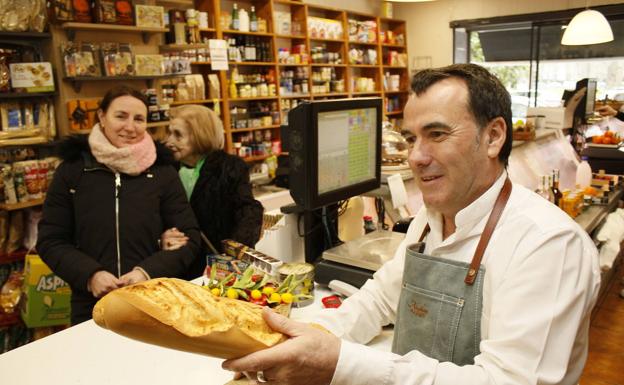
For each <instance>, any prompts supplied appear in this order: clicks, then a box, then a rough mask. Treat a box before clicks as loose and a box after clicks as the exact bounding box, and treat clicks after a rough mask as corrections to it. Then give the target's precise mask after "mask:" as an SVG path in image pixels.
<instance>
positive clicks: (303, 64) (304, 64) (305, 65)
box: [277, 63, 310, 67]
mask: <svg viewBox="0 0 624 385" xmlns="http://www.w3.org/2000/svg"><path fill="white" fill-rule="evenodd" d="M277 65H278V66H280V67H308V66H309V65H310V64H309V63H277Z"/></svg>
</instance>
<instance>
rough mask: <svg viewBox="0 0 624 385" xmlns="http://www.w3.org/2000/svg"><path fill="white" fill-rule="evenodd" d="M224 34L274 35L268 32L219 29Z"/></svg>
mask: <svg viewBox="0 0 624 385" xmlns="http://www.w3.org/2000/svg"><path fill="white" fill-rule="evenodd" d="M221 33H223V34H224V35H251V36H265V37H273V36H274V35H273V34H272V33H270V32H248V31H235V30H231V29H226V30H223V31H221Z"/></svg>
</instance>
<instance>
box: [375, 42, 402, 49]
mask: <svg viewBox="0 0 624 385" xmlns="http://www.w3.org/2000/svg"><path fill="white" fill-rule="evenodd" d="M381 46H382V47H388V48H406V47H405V45H404V44H388V43H383V44H381Z"/></svg>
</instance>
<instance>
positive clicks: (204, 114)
mask: <svg viewBox="0 0 624 385" xmlns="http://www.w3.org/2000/svg"><path fill="white" fill-rule="evenodd" d="M169 117H170V119H172V120H173V119H182V120H183V121H184V123H186V126H187V127H188V129H189V134H190V137H191V138H190V139H191V144H192V145H193V148H194V149H195V150H196V151H197V152H198V153H202V154H205V153H208V152H211V151H214V150H221V149H223V141H224V137H223V122H221V119H219V116H218V115H217V114H216V113H215V112H214V111H213V110H211V109H210V108H208V107H205V106H200V105H196V104H187V105H184V106H180V107H175V108H172V109H171V111H170V112H169Z"/></svg>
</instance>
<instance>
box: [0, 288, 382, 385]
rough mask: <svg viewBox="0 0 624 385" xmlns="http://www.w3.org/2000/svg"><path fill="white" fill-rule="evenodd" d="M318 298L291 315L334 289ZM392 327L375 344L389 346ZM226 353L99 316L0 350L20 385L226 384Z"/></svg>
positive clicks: (305, 312) (4, 366)
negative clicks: (149, 336) (163, 340)
mask: <svg viewBox="0 0 624 385" xmlns="http://www.w3.org/2000/svg"><path fill="white" fill-rule="evenodd" d="M315 294H316V295H315V303H314V304H313V305H309V306H307V307H304V308H301V309H293V311H292V314H291V318H293V319H298V320H305V319H310V317H312V315H313V314H315V313H316V312H318V311H320V309H321V305H320V304H321V298H322V297H324V296H326V295H328V291H326V290H323V289H320V290H319V289H317V290H316V292H315ZM391 339H392V332H391V331H389V330H385V331H384V333H383V334H382V335H381V336H380V337H378V338H376V339H375V340H373V341H372V342H371V344H370V345H372V346H375V347H379V348H380V349H385V350H389V347H390V343H391ZM222 362H223V360H222V359H219V358H213V357H208V356H202V355H199V354H193V353H186V352H181V351H178V350H172V349H166V348H162V347H159V346H155V345H150V344H146V343H143V342H139V341H135V340H132V339H129V338H126V337H123V336H120V335H118V334H115V333H113V332H111V331H109V330H106V329H102V328H100V327H99V326H97V325H96V324H95V323H94V322H93V320H89V321H87V322H84V323H81V324H79V325H76V326H73V327H71V328H69V329H66V330H63V331H61V332H58V333H56V334H53V335H51V336H48V337H45V338H43V339H40V340H38V341H35V342H31V343H29V344H27V345H24V346H22V347H19V348H17V349H14V350H11V351H9V352H7V353H4V354H1V355H0V373H1V374H0V378H2V384H7V385H8V384H20V385H42V384H46V385H52V384H63V385H75V384H85V385H105V384H106V385H126V384H127V385H137V384H149V385H160V384H163V385H172V384H183V385H195V384H197V385H222V384H225V383H227V382H228V381H230V380H231V379H232V372H229V371H226V370H223V369H221V363H222Z"/></svg>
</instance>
